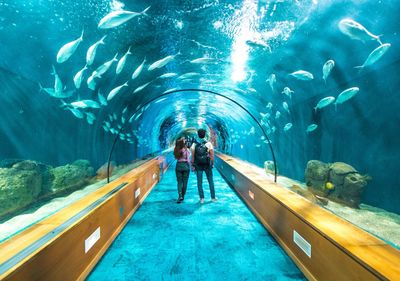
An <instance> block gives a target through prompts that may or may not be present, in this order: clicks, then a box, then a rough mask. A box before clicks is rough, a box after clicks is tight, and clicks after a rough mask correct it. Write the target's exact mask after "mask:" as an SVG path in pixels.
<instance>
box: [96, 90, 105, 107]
mask: <svg viewBox="0 0 400 281" xmlns="http://www.w3.org/2000/svg"><path fill="white" fill-rule="evenodd" d="M97 97H98V99H99V102H100V104H101V105H103V106H106V105H107V100H106V98H105V97H104V96H103V95H102V94H101V93H100V90H99V91H98V92H97Z"/></svg>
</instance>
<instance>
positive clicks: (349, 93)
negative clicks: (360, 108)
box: [335, 87, 360, 106]
mask: <svg viewBox="0 0 400 281" xmlns="http://www.w3.org/2000/svg"><path fill="white" fill-rule="evenodd" d="M359 91H360V88H358V87H352V88H349V89H346V90H344V91H343V92H341V93H340V94H339V96H338V97H337V99H336V102H335V106H336V105H338V104H342V103H344V102H345V101H348V100H349V99H351V98H352V97H354V96H355V95H356V94H357V93H358V92H359Z"/></svg>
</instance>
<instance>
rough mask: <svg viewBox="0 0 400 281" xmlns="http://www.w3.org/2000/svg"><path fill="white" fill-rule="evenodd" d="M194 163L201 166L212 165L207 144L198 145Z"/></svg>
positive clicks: (195, 150)
mask: <svg viewBox="0 0 400 281" xmlns="http://www.w3.org/2000/svg"><path fill="white" fill-rule="evenodd" d="M194 163H195V164H197V165H200V166H208V165H210V154H209V153H208V148H207V147H206V142H202V143H197V144H196V146H195V149H194Z"/></svg>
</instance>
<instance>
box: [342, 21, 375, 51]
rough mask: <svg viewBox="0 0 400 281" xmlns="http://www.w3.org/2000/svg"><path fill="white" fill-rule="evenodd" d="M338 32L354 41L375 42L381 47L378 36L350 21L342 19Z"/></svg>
mask: <svg viewBox="0 0 400 281" xmlns="http://www.w3.org/2000/svg"><path fill="white" fill-rule="evenodd" d="M339 29H340V31H341V32H342V33H343V34H345V35H347V36H349V37H350V38H351V39H354V40H361V41H368V40H376V41H378V42H379V44H381V45H382V42H381V40H380V38H379V37H380V36H376V35H374V34H372V33H371V32H369V31H368V30H367V29H366V28H365V27H364V26H362V25H361V24H360V23H358V22H356V21H355V20H352V19H342V20H341V21H340V22H339Z"/></svg>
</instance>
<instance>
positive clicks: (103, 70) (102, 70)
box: [92, 53, 118, 78]
mask: <svg viewBox="0 0 400 281" xmlns="http://www.w3.org/2000/svg"><path fill="white" fill-rule="evenodd" d="M117 56H118V53H117V54H115V56H114V57H113V58H112V59H111V60H109V61H107V62H105V63H103V64H102V65H100V66H99V67H98V68H97V69H96V70H95V71H94V72H93V73H96V74H95V76H94V77H98V78H100V77H101V76H102V75H103V74H104V73H106V72H107V70H108V69H109V68H110V67H111V65H112V64H113V63H114V62H115V61H117ZM92 75H93V74H92Z"/></svg>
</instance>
